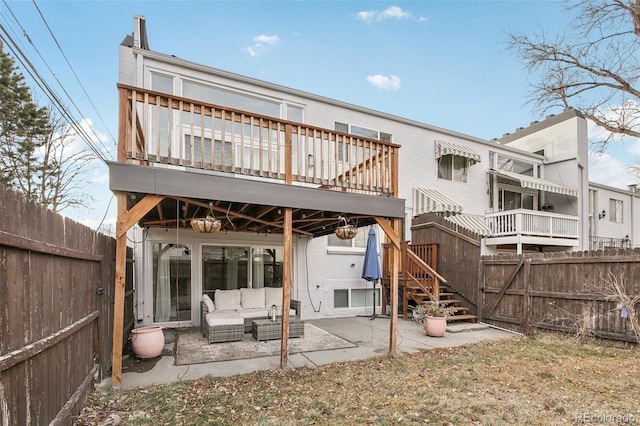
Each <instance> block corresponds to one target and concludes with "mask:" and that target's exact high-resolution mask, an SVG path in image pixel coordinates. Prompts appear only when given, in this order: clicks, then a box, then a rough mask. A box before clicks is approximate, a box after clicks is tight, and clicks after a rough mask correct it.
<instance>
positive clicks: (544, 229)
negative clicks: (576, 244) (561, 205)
mask: <svg viewBox="0 0 640 426" xmlns="http://www.w3.org/2000/svg"><path fill="white" fill-rule="evenodd" d="M485 218H486V221H487V226H488V227H489V228H490V229H491V230H492V231H493V234H492V235H491V236H492V237H504V236H512V235H529V236H537V237H548V238H570V239H578V238H579V234H578V218H577V217H576V216H567V215H562V214H557V213H546V212H538V211H535V210H525V209H517V210H507V211H503V212H496V213H488V214H487V215H486V216H485Z"/></svg>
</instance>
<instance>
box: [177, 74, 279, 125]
mask: <svg viewBox="0 0 640 426" xmlns="http://www.w3.org/2000/svg"><path fill="white" fill-rule="evenodd" d="M182 96H184V97H185V98H190V99H195V100H198V101H202V102H208V103H212V104H216V105H222V106H226V107H230V108H235V109H239V110H242V111H248V112H253V113H255V114H261V115H268V116H270V117H277V118H280V116H281V112H280V110H281V108H280V106H281V102H276V101H271V100H268V99H264V98H259V97H257V96H250V95H247V94H244V93H238V92H232V91H230V90H224V89H221V88H218V87H214V86H209V85H205V84H202V83H196V82H193V81H188V80H183V81H182Z"/></svg>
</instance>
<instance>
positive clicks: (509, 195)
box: [498, 185, 538, 212]
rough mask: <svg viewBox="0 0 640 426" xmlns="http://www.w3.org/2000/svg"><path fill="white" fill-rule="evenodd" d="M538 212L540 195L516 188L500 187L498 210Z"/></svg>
mask: <svg viewBox="0 0 640 426" xmlns="http://www.w3.org/2000/svg"><path fill="white" fill-rule="evenodd" d="M516 209H526V210H538V193H537V192H536V191H528V190H526V189H523V188H518V187H514V186H507V185H499V186H498V210H499V211H501V212H502V211H506V210H516Z"/></svg>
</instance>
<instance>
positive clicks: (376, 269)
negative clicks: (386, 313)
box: [362, 228, 382, 319]
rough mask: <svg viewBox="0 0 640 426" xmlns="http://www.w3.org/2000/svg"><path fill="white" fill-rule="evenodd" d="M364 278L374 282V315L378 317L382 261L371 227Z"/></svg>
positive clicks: (363, 270) (374, 232) (364, 265)
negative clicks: (377, 303)
mask: <svg viewBox="0 0 640 426" xmlns="http://www.w3.org/2000/svg"><path fill="white" fill-rule="evenodd" d="M362 278H364V279H365V280H367V281H372V282H373V316H372V317H371V319H373V318H375V317H376V291H375V290H376V281H378V280H379V279H380V278H382V272H381V271H380V262H378V239H377V238H376V231H374V230H373V228H370V229H369V237H368V239H367V249H366V251H365V252H364V264H363V265H362Z"/></svg>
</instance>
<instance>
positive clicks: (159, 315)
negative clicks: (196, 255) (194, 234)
mask: <svg viewBox="0 0 640 426" xmlns="http://www.w3.org/2000/svg"><path fill="white" fill-rule="evenodd" d="M180 321H191V246H190V245H187V244H170V243H154V244H153V322H154V323H163V322H180Z"/></svg>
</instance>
